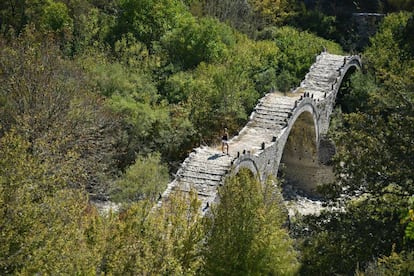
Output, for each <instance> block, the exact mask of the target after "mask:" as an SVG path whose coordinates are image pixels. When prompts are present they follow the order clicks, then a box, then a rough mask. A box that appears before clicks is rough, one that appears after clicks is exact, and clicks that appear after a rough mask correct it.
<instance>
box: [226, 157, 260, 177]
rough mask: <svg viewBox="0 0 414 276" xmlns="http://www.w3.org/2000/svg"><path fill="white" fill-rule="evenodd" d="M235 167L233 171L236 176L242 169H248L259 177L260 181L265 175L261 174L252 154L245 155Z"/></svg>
mask: <svg viewBox="0 0 414 276" xmlns="http://www.w3.org/2000/svg"><path fill="white" fill-rule="evenodd" d="M233 166H234V167H233V169H232V171H231V174H232V175H236V174H237V173H238V172H239V171H240V170H241V169H248V170H249V171H250V172H251V173H252V174H253V175H255V176H256V177H258V178H259V180H260V181H262V180H263V175H262V174H261V173H260V169H259V167H258V164H257V161H256V160H254V157H253V156H252V155H251V153H245V154H244V155H243V156H241V157H240V158H239V159H238V160H237V161H236V162H235V163H234V164H233Z"/></svg>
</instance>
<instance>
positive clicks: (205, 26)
mask: <svg viewBox="0 0 414 276" xmlns="http://www.w3.org/2000/svg"><path fill="white" fill-rule="evenodd" d="M162 44H163V47H164V48H165V49H166V50H167V52H168V54H169V56H170V59H171V60H172V62H173V63H175V64H178V65H179V66H181V67H182V68H183V69H189V68H194V67H195V66H197V65H198V64H199V63H200V62H208V63H214V62H219V61H220V60H221V59H223V58H225V56H226V55H227V53H228V52H229V48H231V47H233V46H234V44H235V36H234V34H233V32H232V29H231V28H230V27H228V26H227V25H225V24H223V23H219V22H218V21H217V20H215V19H212V18H200V19H199V20H197V21H194V20H189V21H188V22H187V23H186V24H184V25H183V26H182V27H180V28H176V29H174V30H173V31H172V32H170V33H167V34H166V36H164V37H163V39H162Z"/></svg>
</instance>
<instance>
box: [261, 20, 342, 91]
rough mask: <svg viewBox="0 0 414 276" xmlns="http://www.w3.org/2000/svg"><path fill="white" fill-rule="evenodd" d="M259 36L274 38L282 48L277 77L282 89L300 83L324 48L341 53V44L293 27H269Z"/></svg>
mask: <svg viewBox="0 0 414 276" xmlns="http://www.w3.org/2000/svg"><path fill="white" fill-rule="evenodd" d="M259 37H260V38H262V39H271V40H273V41H274V42H275V43H276V46H277V47H278V48H279V49H280V55H279V57H278V65H279V66H278V68H277V71H276V76H279V75H281V76H280V77H279V78H277V83H276V86H277V89H280V90H282V91H286V90H287V89H286V88H287V87H289V88H294V87H297V86H298V85H299V82H300V81H301V80H302V79H303V78H304V76H305V74H306V73H307V72H308V70H309V67H310V66H311V65H312V64H313V63H314V62H315V56H316V55H318V54H320V52H321V51H322V50H323V49H324V48H326V49H327V50H328V51H329V52H330V53H341V49H340V47H339V45H337V44H335V43H333V42H331V41H328V40H324V39H322V38H319V37H317V36H315V35H313V34H310V33H307V32H300V31H298V30H296V29H294V28H292V27H282V28H274V27H273V28H268V29H265V30H263V31H262V32H261V34H260V35H259ZM304 45H306V47H304Z"/></svg>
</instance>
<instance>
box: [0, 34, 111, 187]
mask: <svg viewBox="0 0 414 276" xmlns="http://www.w3.org/2000/svg"><path fill="white" fill-rule="evenodd" d="M35 39H36V37H35V36H33V35H32V34H31V33H30V32H28V33H27V34H25V35H24V36H22V37H21V38H19V39H17V40H16V41H14V42H12V43H11V44H7V43H6V42H5V41H4V40H1V41H0V43H1V45H2V47H1V51H0V64H1V65H0V70H1V72H3V74H1V77H0V78H1V84H0V99H1V100H0V102H1V105H0V114H1V116H0V123H1V124H2V126H3V127H4V130H5V131H7V130H9V129H11V128H14V129H16V131H18V133H19V134H20V135H22V136H23V137H25V139H26V140H27V141H30V142H31V147H30V150H31V152H32V153H33V154H34V155H35V156H36V157H38V158H39V159H41V160H44V162H48V164H49V165H50V167H49V168H48V169H49V170H50V172H51V173H53V174H58V175H61V176H62V177H65V178H66V179H67V184H69V185H70V186H71V187H86V188H87V189H88V190H89V191H90V192H91V193H95V194H97V195H103V194H105V192H106V189H107V187H106V185H105V184H106V181H105V174H107V173H111V170H113V167H112V165H113V162H114V156H115V152H114V145H115V144H116V141H117V139H118V138H117V136H118V130H119V124H118V120H117V118H115V117H114V116H113V114H112V113H111V112H110V111H109V110H108V108H106V107H105V105H104V104H103V99H102V98H101V97H99V96H97V95H95V94H92V93H90V91H88V90H87V89H88V86H87V84H86V82H85V81H84V79H83V78H82V77H81V76H80V75H81V74H82V73H81V71H79V69H78V68H76V67H75V66H74V65H73V64H72V63H70V62H68V61H65V60H62V59H61V58H60V52H59V50H58V49H57V48H56V46H55V45H53V44H52V43H51V41H45V42H43V43H37V42H36V40H35ZM16 64H19V66H16ZM17 80H18V81H17Z"/></svg>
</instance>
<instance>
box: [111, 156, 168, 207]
mask: <svg viewBox="0 0 414 276" xmlns="http://www.w3.org/2000/svg"><path fill="white" fill-rule="evenodd" d="M160 162H161V160H160V155H159V154H150V155H149V156H148V157H146V158H144V157H138V158H137V159H136V160H135V163H134V164H133V165H131V166H129V167H128V168H127V170H126V172H125V174H124V175H123V176H122V177H121V178H120V179H118V180H117V181H116V182H115V184H114V185H113V188H112V189H113V191H112V194H113V196H112V198H113V199H114V200H115V201H118V202H126V203H130V202H134V201H138V200H142V199H150V200H154V201H155V200H157V199H158V195H159V194H160V193H162V192H163V191H164V190H165V188H166V186H167V183H168V181H169V175H168V168H167V167H166V166H165V165H162V164H161V163H160Z"/></svg>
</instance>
